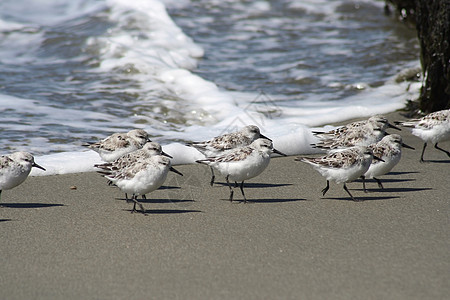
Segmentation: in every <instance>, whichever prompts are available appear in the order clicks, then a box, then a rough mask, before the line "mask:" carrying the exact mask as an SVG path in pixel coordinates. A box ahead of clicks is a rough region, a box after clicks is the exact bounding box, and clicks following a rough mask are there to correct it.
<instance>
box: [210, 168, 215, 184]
mask: <svg viewBox="0 0 450 300" xmlns="http://www.w3.org/2000/svg"><path fill="white" fill-rule="evenodd" d="M209 168H210V169H211V182H210V183H209V184H210V185H211V186H213V185H214V180H215V179H216V175H214V169H213V168H212V167H209Z"/></svg>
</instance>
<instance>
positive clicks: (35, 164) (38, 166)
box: [31, 163, 45, 171]
mask: <svg viewBox="0 0 450 300" xmlns="http://www.w3.org/2000/svg"><path fill="white" fill-rule="evenodd" d="M31 166H32V167H35V168H39V169H41V170H44V171H45V169H44V167H41V166H40V165H38V164H37V163H33V164H32V165H31Z"/></svg>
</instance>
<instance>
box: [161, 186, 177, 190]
mask: <svg viewBox="0 0 450 300" xmlns="http://www.w3.org/2000/svg"><path fill="white" fill-rule="evenodd" d="M179 189H181V187H179V186H167V185H162V186H160V187H159V189H158V190H179Z"/></svg>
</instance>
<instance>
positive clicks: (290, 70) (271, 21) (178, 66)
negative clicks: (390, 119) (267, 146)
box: [0, 0, 421, 175]
mask: <svg viewBox="0 0 450 300" xmlns="http://www.w3.org/2000/svg"><path fill="white" fill-rule="evenodd" d="M419 66H420V64H419V45H418V42H417V39H416V33H415V30H414V29H413V28H408V26H406V25H405V24H402V23H401V22H399V21H398V20H396V18H395V16H386V15H385V14H384V1H377V0H362V1H346V0H336V1H335V0H309V1H307V0H277V1H276V0H273V1H268V0H260V1H257V0H256V1H245V0H134V1H129V0H98V1H92V0H72V1H65V0H3V1H1V2H0V114H1V117H0V141H1V143H0V153H1V154H4V153H10V152H13V151H20V150H22V151H29V152H31V153H33V154H34V155H35V158H36V161H37V162H38V163H39V164H40V165H42V166H44V167H46V168H47V172H40V171H39V170H34V171H33V173H32V174H33V175H41V174H43V175H50V174H62V173H70V172H83V171H91V170H94V169H93V164H94V163H98V162H100V159H99V157H98V155H97V154H96V153H95V152H93V151H89V150H87V149H85V148H84V147H83V146H82V144H83V143H84V142H88V141H97V140H100V139H102V138H104V137H106V136H108V135H110V134H111V133H113V132H126V131H128V130H130V129H132V128H143V129H145V130H146V131H148V132H149V133H150V135H151V136H152V137H153V138H152V139H153V140H155V141H158V142H160V143H161V144H162V145H163V148H164V150H165V151H166V152H168V153H169V154H171V155H172V156H174V163H175V164H181V163H191V162H193V161H194V159H196V158H199V157H201V155H200V154H199V153H197V152H196V151H195V150H193V149H190V148H188V147H185V146H183V143H184V142H186V141H191V140H205V139H208V138H211V137H214V136H217V135H219V134H222V133H224V132H229V131H234V130H236V129H238V128H240V127H242V126H244V125H246V124H255V125H258V126H259V127H260V128H261V131H262V132H263V133H264V134H265V135H267V136H269V137H271V138H272V139H273V140H274V144H275V147H276V148H277V149H279V150H280V151H283V152H285V153H287V154H291V155H294V154H300V153H311V152H313V151H314V150H313V149H311V148H310V146H309V144H310V143H311V142H312V141H313V137H312V135H311V133H310V132H311V128H315V129H317V128H321V127H323V126H333V124H334V123H336V122H339V121H344V120H348V119H351V118H356V117H369V116H371V115H374V114H384V113H388V112H391V111H394V110H396V109H399V108H402V107H403V106H404V105H405V102H406V100H408V99H414V98H415V97H417V95H418V91H419V88H420V80H421V79H420V78H419V77H418V76H414V75H413V76H409V77H413V78H415V80H412V81H410V80H403V78H404V76H403V77H402V74H417V73H418V67H419ZM327 128H328V127H327ZM329 128H332V127H329Z"/></svg>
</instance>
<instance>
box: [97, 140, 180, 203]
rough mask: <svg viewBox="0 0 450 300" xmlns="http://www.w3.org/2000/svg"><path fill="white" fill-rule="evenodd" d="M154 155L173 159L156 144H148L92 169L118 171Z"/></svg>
mask: <svg viewBox="0 0 450 300" xmlns="http://www.w3.org/2000/svg"><path fill="white" fill-rule="evenodd" d="M156 155H164V156H167V157H169V158H173V157H172V156H170V155H169V154H167V153H165V152H164V151H163V150H162V147H161V145H160V144H158V143H157V142H148V143H146V144H145V145H144V147H142V148H141V149H138V150H136V151H133V152H130V153H127V154H124V155H122V156H121V157H119V158H117V159H116V160H114V161H112V162H109V163H104V164H97V165H94V167H96V168H100V169H114V170H120V169H123V168H126V167H127V166H129V165H131V164H133V163H134V162H136V161H138V160H142V159H145V158H149V157H151V156H156ZM108 184H109V185H112V184H113V182H112V181H110V180H109V181H108ZM125 199H128V195H127V194H126V193H125Z"/></svg>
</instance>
